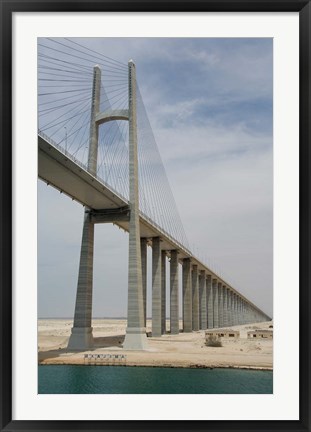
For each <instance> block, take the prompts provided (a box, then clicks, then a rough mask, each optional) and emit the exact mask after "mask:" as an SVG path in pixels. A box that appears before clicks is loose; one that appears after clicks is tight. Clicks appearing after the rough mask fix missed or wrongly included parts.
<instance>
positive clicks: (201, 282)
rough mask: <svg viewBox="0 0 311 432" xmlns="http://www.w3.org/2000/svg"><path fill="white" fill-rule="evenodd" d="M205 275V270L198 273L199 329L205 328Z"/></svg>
mask: <svg viewBox="0 0 311 432" xmlns="http://www.w3.org/2000/svg"><path fill="white" fill-rule="evenodd" d="M206 301H207V300H206V275H205V270H201V271H200V274H199V311H200V314H199V315H200V329H201V330H206V329H207V309H206V306H207V303H206Z"/></svg>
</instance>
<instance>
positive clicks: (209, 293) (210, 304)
mask: <svg viewBox="0 0 311 432" xmlns="http://www.w3.org/2000/svg"><path fill="white" fill-rule="evenodd" d="M206 303H207V328H209V329H212V328H214V296H213V288H212V276H211V275H207V278H206Z"/></svg>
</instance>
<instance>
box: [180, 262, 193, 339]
mask: <svg viewBox="0 0 311 432" xmlns="http://www.w3.org/2000/svg"><path fill="white" fill-rule="evenodd" d="M182 286H183V331H184V333H186V332H192V289H191V262H190V258H184V260H183V266H182Z"/></svg>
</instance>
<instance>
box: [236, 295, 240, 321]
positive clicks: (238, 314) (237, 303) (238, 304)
mask: <svg viewBox="0 0 311 432" xmlns="http://www.w3.org/2000/svg"><path fill="white" fill-rule="evenodd" d="M240 300H241V299H240V296H237V300H236V311H237V314H236V315H237V324H238V325H240V324H241V315H240Z"/></svg>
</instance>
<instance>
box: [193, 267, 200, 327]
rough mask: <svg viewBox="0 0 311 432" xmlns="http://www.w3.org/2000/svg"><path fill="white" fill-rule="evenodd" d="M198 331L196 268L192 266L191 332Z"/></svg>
mask: <svg viewBox="0 0 311 432" xmlns="http://www.w3.org/2000/svg"><path fill="white" fill-rule="evenodd" d="M199 329H200V325H199V287H198V266H197V265H193V266H192V330H193V331H197V330H199Z"/></svg>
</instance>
